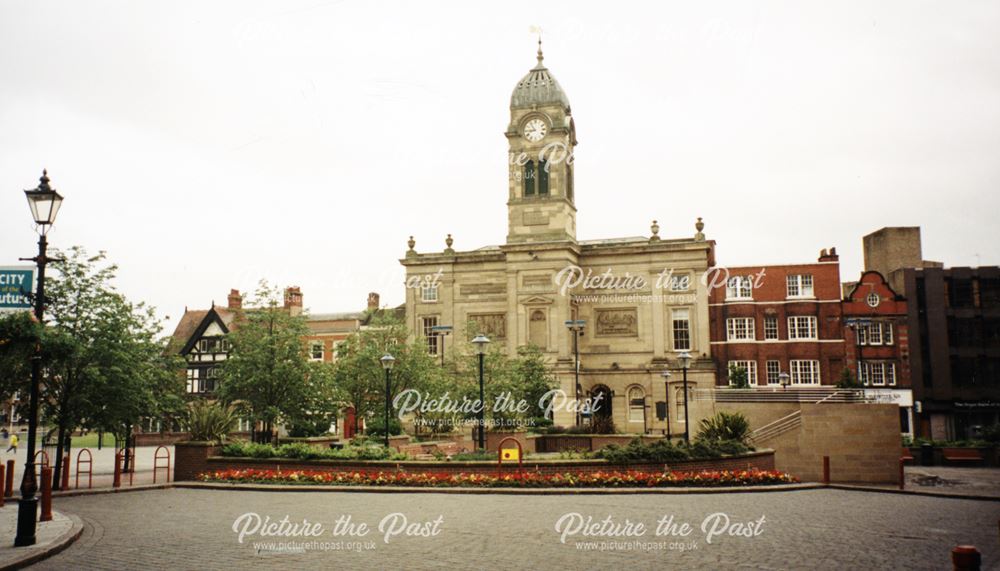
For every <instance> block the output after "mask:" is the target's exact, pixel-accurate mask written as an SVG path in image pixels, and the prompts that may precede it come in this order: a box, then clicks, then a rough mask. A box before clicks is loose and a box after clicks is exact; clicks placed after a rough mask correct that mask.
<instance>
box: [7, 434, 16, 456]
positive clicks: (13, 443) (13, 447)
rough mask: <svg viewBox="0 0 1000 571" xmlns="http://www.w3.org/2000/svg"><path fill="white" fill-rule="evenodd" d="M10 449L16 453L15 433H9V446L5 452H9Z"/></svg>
mask: <svg viewBox="0 0 1000 571" xmlns="http://www.w3.org/2000/svg"><path fill="white" fill-rule="evenodd" d="M11 450H13V451H14V454H17V435H16V434H11V435H10V447H9V448H7V452H10V451H11Z"/></svg>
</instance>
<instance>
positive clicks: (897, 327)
mask: <svg viewBox="0 0 1000 571" xmlns="http://www.w3.org/2000/svg"><path fill="white" fill-rule="evenodd" d="M845 286H846V287H845V293H844V303H843V311H844V340H845V341H846V343H845V349H846V354H847V366H848V368H849V369H850V370H851V372H852V373H854V376H855V378H856V379H857V380H858V381H859V382H860V383H861V384H862V386H864V387H865V388H866V389H869V388H870V389H878V390H870V391H866V392H867V393H870V396H872V397H873V398H877V399H878V400H882V401H884V402H892V403H896V404H898V405H899V407H900V409H899V421H900V431H901V432H902V433H903V434H910V435H912V433H913V393H912V391H911V390H910V361H909V357H910V355H909V352H910V349H909V334H908V330H907V303H906V298H905V297H903V296H902V295H900V294H898V293H896V290H894V289H893V288H892V286H891V285H890V284H889V281H888V280H887V279H886V278H885V276H883V275H882V274H881V273H879V272H877V271H873V270H870V271H866V272H864V273H862V274H861V279H860V280H858V281H857V282H856V283H853V284H845Z"/></svg>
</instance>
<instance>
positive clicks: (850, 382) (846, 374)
mask: <svg viewBox="0 0 1000 571" xmlns="http://www.w3.org/2000/svg"><path fill="white" fill-rule="evenodd" d="M837 388H838V389H860V388H861V383H859V382H858V380H857V378H855V376H854V373H852V372H851V370H850V369H848V368H847V367H844V369H843V370H841V371H840V378H839V379H837Z"/></svg>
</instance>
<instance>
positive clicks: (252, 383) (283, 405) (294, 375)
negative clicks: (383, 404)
mask: <svg viewBox="0 0 1000 571" xmlns="http://www.w3.org/2000/svg"><path fill="white" fill-rule="evenodd" d="M251 306H252V309H247V310H244V312H243V316H242V317H241V318H240V320H239V321H238V325H237V326H236V327H235V330H234V331H233V332H231V333H230V334H229V335H228V336H227V337H228V340H229V342H230V351H229V355H228V357H227V358H226V360H225V362H223V364H222V366H221V367H220V369H221V373H222V375H221V377H222V382H221V384H220V387H219V390H218V396H219V398H220V399H221V400H222V401H223V402H224V403H227V404H228V403H234V404H236V405H237V407H238V408H239V409H240V410H241V411H243V413H244V415H246V416H249V417H250V418H252V419H253V420H254V421H260V422H261V423H262V424H263V426H264V430H263V434H261V435H258V440H259V441H260V442H267V441H269V440H271V439H272V438H273V437H274V433H275V432H274V431H275V428H276V427H277V426H278V425H279V424H280V423H290V424H291V423H294V422H295V421H296V420H298V419H302V418H303V417H304V416H305V415H306V412H305V411H310V412H314V413H315V412H318V411H315V410H313V409H312V407H313V406H315V401H313V400H312V398H311V395H310V388H311V387H312V386H313V385H314V383H316V382H318V380H317V378H314V375H311V373H312V372H313V371H311V370H310V367H309V363H308V358H307V355H306V347H305V344H304V343H303V342H302V338H303V337H304V336H306V335H307V334H308V333H309V329H308V327H307V326H306V319H305V316H303V315H292V314H291V313H290V312H289V311H288V310H287V309H285V308H284V306H283V303H282V298H281V293H280V292H279V291H278V290H277V289H275V288H273V287H271V286H270V285H268V284H267V282H264V281H262V282H261V283H260V285H259V287H258V289H257V291H256V292H255V294H254V298H253V300H252V301H251Z"/></svg>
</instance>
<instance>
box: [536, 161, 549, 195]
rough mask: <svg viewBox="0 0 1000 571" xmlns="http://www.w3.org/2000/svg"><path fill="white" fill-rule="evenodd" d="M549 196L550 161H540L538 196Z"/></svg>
mask: <svg viewBox="0 0 1000 571" xmlns="http://www.w3.org/2000/svg"><path fill="white" fill-rule="evenodd" d="M548 194H549V163H548V161H545V160H541V161H538V195H539V196H548Z"/></svg>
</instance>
